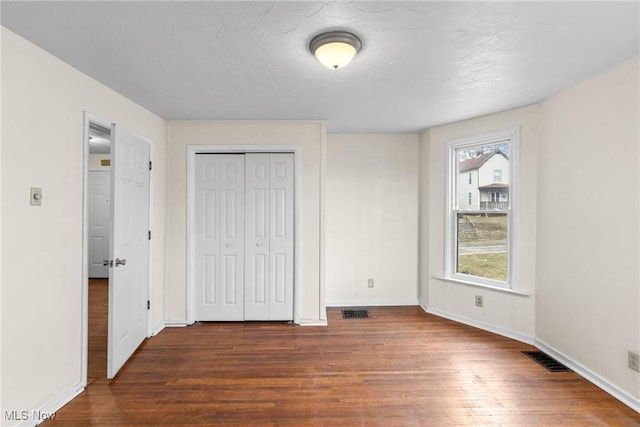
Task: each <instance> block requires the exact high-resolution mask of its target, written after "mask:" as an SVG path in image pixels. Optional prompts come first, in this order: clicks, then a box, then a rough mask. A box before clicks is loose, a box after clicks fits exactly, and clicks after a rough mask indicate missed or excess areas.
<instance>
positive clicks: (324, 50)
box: [309, 31, 362, 70]
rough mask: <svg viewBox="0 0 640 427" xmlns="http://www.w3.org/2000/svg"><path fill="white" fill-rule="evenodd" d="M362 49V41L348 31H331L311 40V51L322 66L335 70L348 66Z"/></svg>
mask: <svg viewBox="0 0 640 427" xmlns="http://www.w3.org/2000/svg"><path fill="white" fill-rule="evenodd" d="M361 48H362V41H360V39H359V38H358V37H357V36H356V35H355V34H351V33H348V32H346V31H330V32H328V33H322V34H318V35H317V36H315V37H314V38H313V39H311V43H309V50H310V51H311V53H313V54H314V55H315V57H316V58H318V61H320V63H321V64H322V65H324V66H325V67H328V68H332V69H334V70H337V69H340V68H342V67H344V66H345V65H347V64H348V63H349V62H351V60H352V59H353V58H354V57H355V56H356V54H357V53H358V52H359V51H360V49H361Z"/></svg>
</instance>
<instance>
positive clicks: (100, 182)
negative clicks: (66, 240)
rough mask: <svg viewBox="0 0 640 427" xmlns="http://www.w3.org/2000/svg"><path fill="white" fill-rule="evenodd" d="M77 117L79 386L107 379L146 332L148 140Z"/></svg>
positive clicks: (148, 279)
mask: <svg viewBox="0 0 640 427" xmlns="http://www.w3.org/2000/svg"><path fill="white" fill-rule="evenodd" d="M84 122H85V126H84V160H83V181H84V186H83V194H84V200H83V231H82V233H83V263H82V309H81V313H82V319H81V325H82V326H81V328H82V348H81V361H82V367H81V379H82V384H83V386H84V387H86V386H87V384H88V383H89V382H94V381H96V380H98V379H100V380H102V379H105V380H109V379H112V378H114V377H115V375H116V374H117V372H118V371H119V370H120V368H121V367H122V366H123V365H124V364H125V363H126V362H127V360H128V359H129V358H130V357H131V355H133V353H134V351H135V350H136V349H137V348H138V347H139V346H140V344H142V342H143V341H144V339H146V338H147V337H148V336H149V334H148V332H149V316H150V313H151V312H150V304H149V300H150V298H149V295H150V283H151V282H150V252H151V243H150V240H151V231H150V226H149V225H150V217H151V204H150V194H151V191H150V183H151V180H150V171H151V161H150V157H151V145H152V143H151V141H149V140H147V139H145V138H144V137H142V136H139V135H137V134H134V133H132V132H130V131H128V130H127V129H125V128H123V127H121V126H119V125H117V124H113V123H108V122H104V121H101V120H98V119H96V118H94V117H93V116H91V115H90V114H88V113H85V118H84ZM105 362H106V363H105Z"/></svg>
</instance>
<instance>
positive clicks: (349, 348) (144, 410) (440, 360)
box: [44, 287, 640, 427]
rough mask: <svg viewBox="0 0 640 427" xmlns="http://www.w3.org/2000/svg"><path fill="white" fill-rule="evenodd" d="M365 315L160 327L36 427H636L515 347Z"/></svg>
mask: <svg viewBox="0 0 640 427" xmlns="http://www.w3.org/2000/svg"><path fill="white" fill-rule="evenodd" d="M92 289H93V287H92ZM96 289H99V287H96ZM369 310H370V313H371V316H372V317H371V318H369V319H348V320H343V319H342V318H341V312H340V311H339V310H337V309H330V310H329V312H328V317H329V326H328V327H301V326H294V325H290V324H286V323H260V322H247V323H201V324H196V325H194V326H190V327H187V328H167V329H165V330H163V331H162V332H161V333H160V334H158V335H157V336H155V337H153V338H151V339H149V340H147V341H146V342H145V343H144V344H143V345H142V347H141V348H140V349H139V350H138V352H136V354H135V355H134V356H133V358H132V359H131V360H130V361H129V362H128V363H127V364H126V365H125V366H124V368H123V369H122V371H121V372H120V373H119V374H118V376H117V377H116V378H115V379H114V380H112V381H107V380H106V379H105V378H104V375H102V374H101V375H99V376H97V377H98V378H97V379H96V380H95V381H93V383H92V384H90V385H89V387H88V388H87V390H86V391H85V392H84V393H83V394H81V395H80V396H78V397H77V398H76V399H74V400H73V401H72V402H70V403H69V404H67V405H66V406H65V407H64V408H62V409H61V410H59V411H58V412H57V414H56V416H55V418H54V419H53V420H49V421H47V422H46V423H45V424H44V425H46V426H54V425H61V426H70V425H106V426H117V425H139V424H147V425H214V426H267V425H272V426H303V425H310V426H340V425H344V426H351V425H366V426H385V427H390V426H454V425H455V426H498V425H500V426H545V427H546V426H638V425H640V414H638V413H637V412H635V411H633V410H632V409H630V408H629V407H627V406H625V405H623V404H622V403H620V402H618V401H617V400H616V399H614V398H613V397H611V396H609V395H608V394H606V393H605V392H604V391H602V390H600V389H598V388H597V387H596V386H594V385H592V384H590V383H589V382H587V381H586V380H584V379H582V378H581V377H579V376H578V375H576V374H574V373H572V372H564V373H549V372H547V371H546V370H545V369H544V368H542V367H541V366H539V365H538V364H537V363H535V362H534V361H532V360H531V359H530V358H528V357H527V356H525V355H524V354H522V353H521V351H523V350H532V349H533V348H532V347H530V346H528V345H526V344H522V343H519V342H517V341H513V340H510V339H507V338H503V337H500V336H497V335H493V334H491V333H487V332H484V331H481V330H478V329H474V328H471V327H468V326H464V325H461V324H458V323H455V322H452V321H448V320H445V319H442V318H439V317H436V316H432V315H429V314H425V313H424V312H423V311H422V310H421V309H420V308H418V307H384V308H371V309H369ZM97 313H102V311H99V310H95V311H92V314H91V315H92V316H93V315H94V314H97ZM105 313H106V312H105ZM92 324H94V323H93V322H92ZM95 325H102V323H101V322H96V323H95ZM105 333H106V332H105ZM101 334H102V332H101ZM102 341H104V340H102V339H101V338H100V339H96V340H95V342H102ZM101 345H102V344H101ZM96 360H98V359H96ZM99 363H100V368H99V369H100V370H103V369H104V367H103V366H104V363H103V361H100V362H99ZM96 372H97V371H96Z"/></svg>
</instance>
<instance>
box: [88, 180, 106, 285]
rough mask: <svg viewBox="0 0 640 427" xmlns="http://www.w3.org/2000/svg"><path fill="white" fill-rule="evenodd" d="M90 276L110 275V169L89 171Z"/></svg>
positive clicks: (102, 276) (103, 276)
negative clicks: (107, 260)
mask: <svg viewBox="0 0 640 427" xmlns="http://www.w3.org/2000/svg"><path fill="white" fill-rule="evenodd" d="M88 190H89V191H88V193H89V197H88V203H89V206H88V214H89V224H88V229H89V242H88V243H89V277H91V278H107V277H109V267H108V266H105V265H103V260H105V259H108V258H109V222H110V217H111V178H110V172H109V171H89V189H88Z"/></svg>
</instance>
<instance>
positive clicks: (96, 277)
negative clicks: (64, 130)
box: [86, 121, 111, 384]
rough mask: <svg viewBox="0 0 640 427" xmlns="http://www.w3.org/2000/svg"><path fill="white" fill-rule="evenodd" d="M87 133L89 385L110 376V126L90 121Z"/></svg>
mask: <svg viewBox="0 0 640 427" xmlns="http://www.w3.org/2000/svg"><path fill="white" fill-rule="evenodd" d="M88 133H89V135H88V147H89V159H88V168H87V169H88V170H87V175H88V180H87V199H86V201H87V203H86V204H87V206H86V208H87V218H88V221H87V227H88V230H87V231H88V236H87V237H88V241H87V244H88V248H87V249H88V258H87V266H86V267H87V271H88V299H87V311H88V329H87V333H88V334H87V335H88V337H87V346H88V348H87V384H91V383H92V382H94V381H96V380H97V379H104V378H106V377H107V334H108V313H109V265H108V263H109V231H110V223H111V128H110V127H108V126H104V125H101V124H99V123H96V122H94V121H89V129H88Z"/></svg>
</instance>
